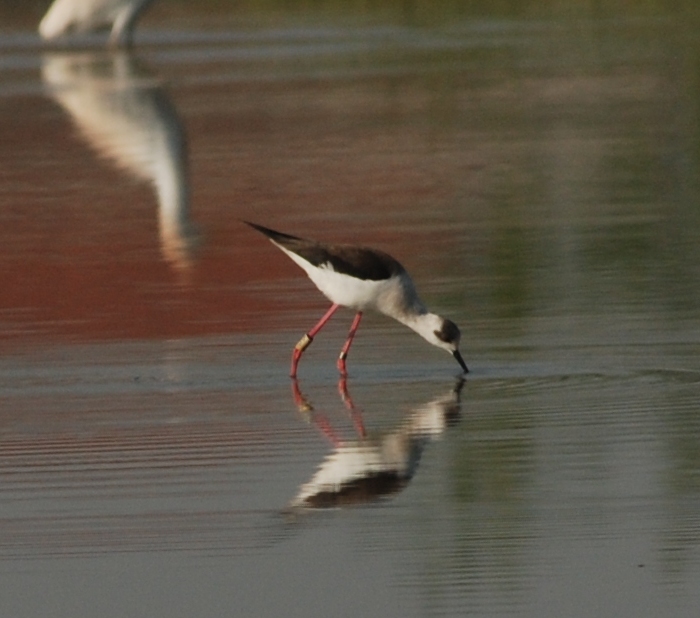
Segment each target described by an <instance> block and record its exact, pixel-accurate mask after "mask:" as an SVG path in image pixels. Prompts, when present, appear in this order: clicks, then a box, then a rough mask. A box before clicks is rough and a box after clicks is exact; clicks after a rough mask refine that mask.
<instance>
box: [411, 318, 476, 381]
mask: <svg viewBox="0 0 700 618" xmlns="http://www.w3.org/2000/svg"><path fill="white" fill-rule="evenodd" d="M409 326H411V328H413V329H414V330H415V331H416V332H417V333H418V334H419V335H420V336H421V337H423V339H425V340H426V341H428V342H430V343H432V344H433V345H434V346H437V347H438V348H442V349H443V350H447V351H448V352H449V353H450V354H452V356H454V357H455V360H456V361H457V362H458V363H459V366H460V367H461V368H462V369H463V370H464V373H467V372H468V371H469V369H467V365H466V363H465V362H464V359H463V358H462V355H461V354H460V353H459V340H460V337H461V333H460V332H459V328H458V327H457V325H456V324H455V323H454V322H453V321H452V320H447V319H445V318H442V317H440V316H439V315H436V314H434V313H425V314H423V315H421V316H420V317H419V318H418V319H417V320H416V321H415V323H413V324H409Z"/></svg>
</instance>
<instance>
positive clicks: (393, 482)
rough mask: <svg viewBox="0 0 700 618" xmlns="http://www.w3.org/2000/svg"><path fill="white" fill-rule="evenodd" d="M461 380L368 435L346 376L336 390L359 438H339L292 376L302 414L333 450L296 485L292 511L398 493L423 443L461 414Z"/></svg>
mask: <svg viewBox="0 0 700 618" xmlns="http://www.w3.org/2000/svg"><path fill="white" fill-rule="evenodd" d="M463 386H464V380H462V379H460V380H459V381H458V382H457V383H456V385H455V386H454V388H453V389H452V390H451V391H450V392H449V393H448V394H446V395H444V396H442V397H438V398H437V399H434V400H432V401H430V402H428V403H426V404H424V405H422V406H419V407H417V408H416V409H415V410H414V411H413V412H411V413H410V414H409V415H408V417H407V418H406V419H405V420H404V422H402V423H401V424H400V425H399V426H398V427H396V428H395V429H394V430H393V431H389V432H386V433H383V434H380V435H376V436H374V435H368V434H367V432H366V430H365V426H364V423H363V421H362V414H361V412H360V410H359V409H358V408H357V407H356V406H355V404H354V402H353V401H352V398H351V397H350V395H349V393H348V390H347V385H346V382H345V380H344V379H341V380H340V382H339V384H338V390H339V392H340V395H341V398H342V400H343V402H344V403H345V406H346V407H347V408H348V410H349V411H350V414H351V416H352V419H353V422H354V425H355V430H356V432H357V434H358V438H357V439H354V440H344V439H342V438H341V437H340V436H339V435H338V434H337V433H336V432H335V431H334V430H333V427H332V425H331V423H330V421H329V420H328V418H327V417H326V415H324V414H321V413H318V412H316V411H315V410H314V409H313V407H312V406H311V404H310V403H309V401H308V399H307V398H306V397H304V395H303V394H302V393H301V391H300V389H299V385H298V383H297V381H296V380H294V381H293V395H294V400H295V403H296V405H297V407H298V409H299V411H300V412H301V413H302V414H304V415H305V416H306V417H307V418H308V419H309V420H310V421H311V422H312V423H313V424H314V425H316V426H317V427H318V428H319V429H320V430H321V432H322V433H323V435H325V436H326V437H327V438H328V440H329V441H330V442H331V444H332V445H333V452H332V453H331V454H330V455H328V456H327V457H326V458H325V460H324V461H323V463H322V464H321V465H320V466H319V469H318V471H317V472H316V474H314V476H313V478H312V479H311V480H310V481H309V482H308V483H305V484H304V485H302V486H301V487H300V488H299V492H298V493H297V495H296V497H295V498H294V499H293V500H292V501H291V503H290V505H289V508H290V510H291V511H296V510H299V509H323V508H332V507H343V506H348V505H353V504H362V503H366V502H371V501H374V500H377V499H379V498H382V497H384V496H389V495H392V494H395V493H397V492H399V491H401V490H402V489H403V488H404V487H405V486H406V485H407V484H408V483H409V481H410V480H411V478H413V475H414V474H415V472H416V469H417V467H418V463H419V461H420V457H421V454H422V453H423V449H424V448H425V446H426V444H427V443H428V442H430V441H431V440H434V439H436V438H437V437H438V436H440V435H441V434H442V433H443V432H444V431H445V429H446V428H447V427H448V426H450V425H452V424H454V423H456V422H457V421H458V420H459V418H460V413H461V404H460V394H461V391H462V387H463Z"/></svg>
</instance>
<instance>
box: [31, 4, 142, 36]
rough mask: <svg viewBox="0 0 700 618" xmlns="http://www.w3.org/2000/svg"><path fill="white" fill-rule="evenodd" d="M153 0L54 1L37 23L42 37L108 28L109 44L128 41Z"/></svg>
mask: <svg viewBox="0 0 700 618" xmlns="http://www.w3.org/2000/svg"><path fill="white" fill-rule="evenodd" d="M152 1H153V0H55V2H54V3H53V4H52V5H51V7H50V8H49V10H48V11H47V12H46V15H44V18H43V19H42V20H41V23H40V24H39V34H41V36H42V37H43V38H44V39H55V38H56V37H60V36H63V35H66V34H69V33H71V32H92V31H95V30H100V29H103V28H109V27H111V29H112V31H111V33H110V35H109V44H110V46H115V47H116V46H126V45H130V44H131V40H132V36H133V30H134V25H135V24H136V20H137V19H138V17H139V16H140V15H141V13H142V12H143V10H144V9H145V8H146V7H147V6H148V5H149V4H150V3H151V2H152Z"/></svg>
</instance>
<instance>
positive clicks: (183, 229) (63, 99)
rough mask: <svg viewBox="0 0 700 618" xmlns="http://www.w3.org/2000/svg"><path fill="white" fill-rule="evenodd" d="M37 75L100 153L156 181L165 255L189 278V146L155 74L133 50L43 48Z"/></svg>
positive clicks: (192, 243) (192, 235)
mask: <svg viewBox="0 0 700 618" xmlns="http://www.w3.org/2000/svg"><path fill="white" fill-rule="evenodd" d="M41 75H42V79H43V81H44V83H45V84H46V85H47V86H48V88H49V92H50V94H51V97H52V98H53V99H54V100H55V101H56V102H57V103H58V104H59V105H60V106H61V107H62V108H63V109H65V110H66V112H67V113H68V114H70V116H71V118H72V119H73V122H74V123H75V125H76V127H77V128H78V130H79V131H80V134H81V135H82V136H83V137H84V139H85V140H86V141H87V142H88V143H89V144H90V146H91V147H92V148H93V149H94V150H95V151H96V152H97V153H98V154H99V155H100V156H101V157H104V158H105V159H108V160H110V161H112V162H113V163H114V164H115V165H117V166H118V167H119V168H120V169H122V170H124V171H125V172H126V173H128V174H130V175H131V176H133V177H134V178H136V179H139V180H143V181H147V182H149V183H151V184H152V185H153V188H154V190H155V193H156V197H157V200H158V223H159V230H160V242H161V251H162V255H163V257H164V258H165V259H166V260H167V261H168V262H169V263H170V264H171V265H172V266H173V268H174V269H176V271H177V272H178V273H179V274H180V276H181V279H182V281H184V282H186V281H187V279H188V276H189V272H190V271H191V268H192V265H193V260H194V250H195V247H196V245H197V239H198V235H197V233H196V231H195V227H194V226H193V224H192V222H191V221H190V183H189V173H188V169H187V168H188V161H187V144H186V137H185V131H184V128H183V126H182V122H181V121H180V118H179V116H178V114H177V111H176V109H175V107H174V105H173V103H172V101H171V100H170V97H169V96H168V95H167V93H166V92H165V90H164V88H163V87H162V85H161V83H160V79H159V78H158V77H157V76H155V75H154V74H153V72H152V71H150V70H149V69H148V68H147V67H146V65H145V64H144V63H143V62H142V61H140V60H139V59H138V58H137V57H136V56H134V55H133V54H132V53H130V52H114V53H106V52H53V53H47V54H45V55H44V57H43V60H42V70H41ZM94 197H95V200H98V199H99V196H97V195H96V196H94Z"/></svg>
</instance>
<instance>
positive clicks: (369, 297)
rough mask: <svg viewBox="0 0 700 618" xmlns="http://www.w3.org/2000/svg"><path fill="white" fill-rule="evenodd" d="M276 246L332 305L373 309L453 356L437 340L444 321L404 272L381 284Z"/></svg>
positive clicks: (442, 343) (448, 348) (382, 280)
mask: <svg viewBox="0 0 700 618" xmlns="http://www.w3.org/2000/svg"><path fill="white" fill-rule="evenodd" d="M273 242H274V241H273ZM275 244H277V243H275ZM277 246H278V247H279V248H280V249H281V250H282V251H284V252H285V253H286V254H287V255H288V256H289V257H290V258H291V259H292V260H293V261H294V262H295V263H296V264H298V265H299V266H301V268H303V269H304V271H305V272H306V274H307V275H308V277H309V279H311V281H313V283H314V284H315V285H316V287H317V288H318V289H319V290H320V291H321V293H322V294H323V295H324V296H325V297H326V298H328V300H330V301H331V302H333V303H336V304H338V305H342V306H343V307H348V308H349V309H354V310H355V311H366V310H367V309H373V310H374V311H378V312H379V313H383V314H384V315H387V316H389V317H391V318H394V319H395V320H397V321H398V322H401V323H402V324H405V325H406V326H408V327H409V328H411V329H412V330H414V331H415V332H417V333H418V334H419V335H420V336H421V337H423V338H424V339H426V340H427V341H429V342H430V343H432V344H433V345H436V346H438V347H440V348H444V349H445V350H447V351H449V352H452V350H453V348H452V347H451V346H450V345H448V344H446V343H445V342H444V341H441V340H439V339H438V338H437V337H436V336H435V331H436V330H437V331H439V330H440V327H441V324H442V321H443V319H442V318H441V317H440V316H438V315H436V314H434V313H429V312H428V310H427V309H426V308H425V305H424V304H423V302H422V301H421V299H420V298H419V296H418V293H417V292H416V289H415V286H414V285H413V281H412V280H411V277H410V276H409V275H408V273H406V272H405V271H404V272H401V273H398V274H396V275H393V276H391V277H389V278H388V279H381V280H379V281H372V280H369V279H358V278H356V277H352V276H350V275H346V274H344V273H339V272H336V271H335V270H334V269H333V265H332V264H330V263H326V264H322V265H321V266H314V265H313V264H311V263H310V262H308V261H307V260H305V259H304V258H302V257H300V256H299V255H297V254H296V253H294V252H293V251H289V250H288V249H285V248H284V247H283V246H281V245H279V244H278V245H277Z"/></svg>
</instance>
